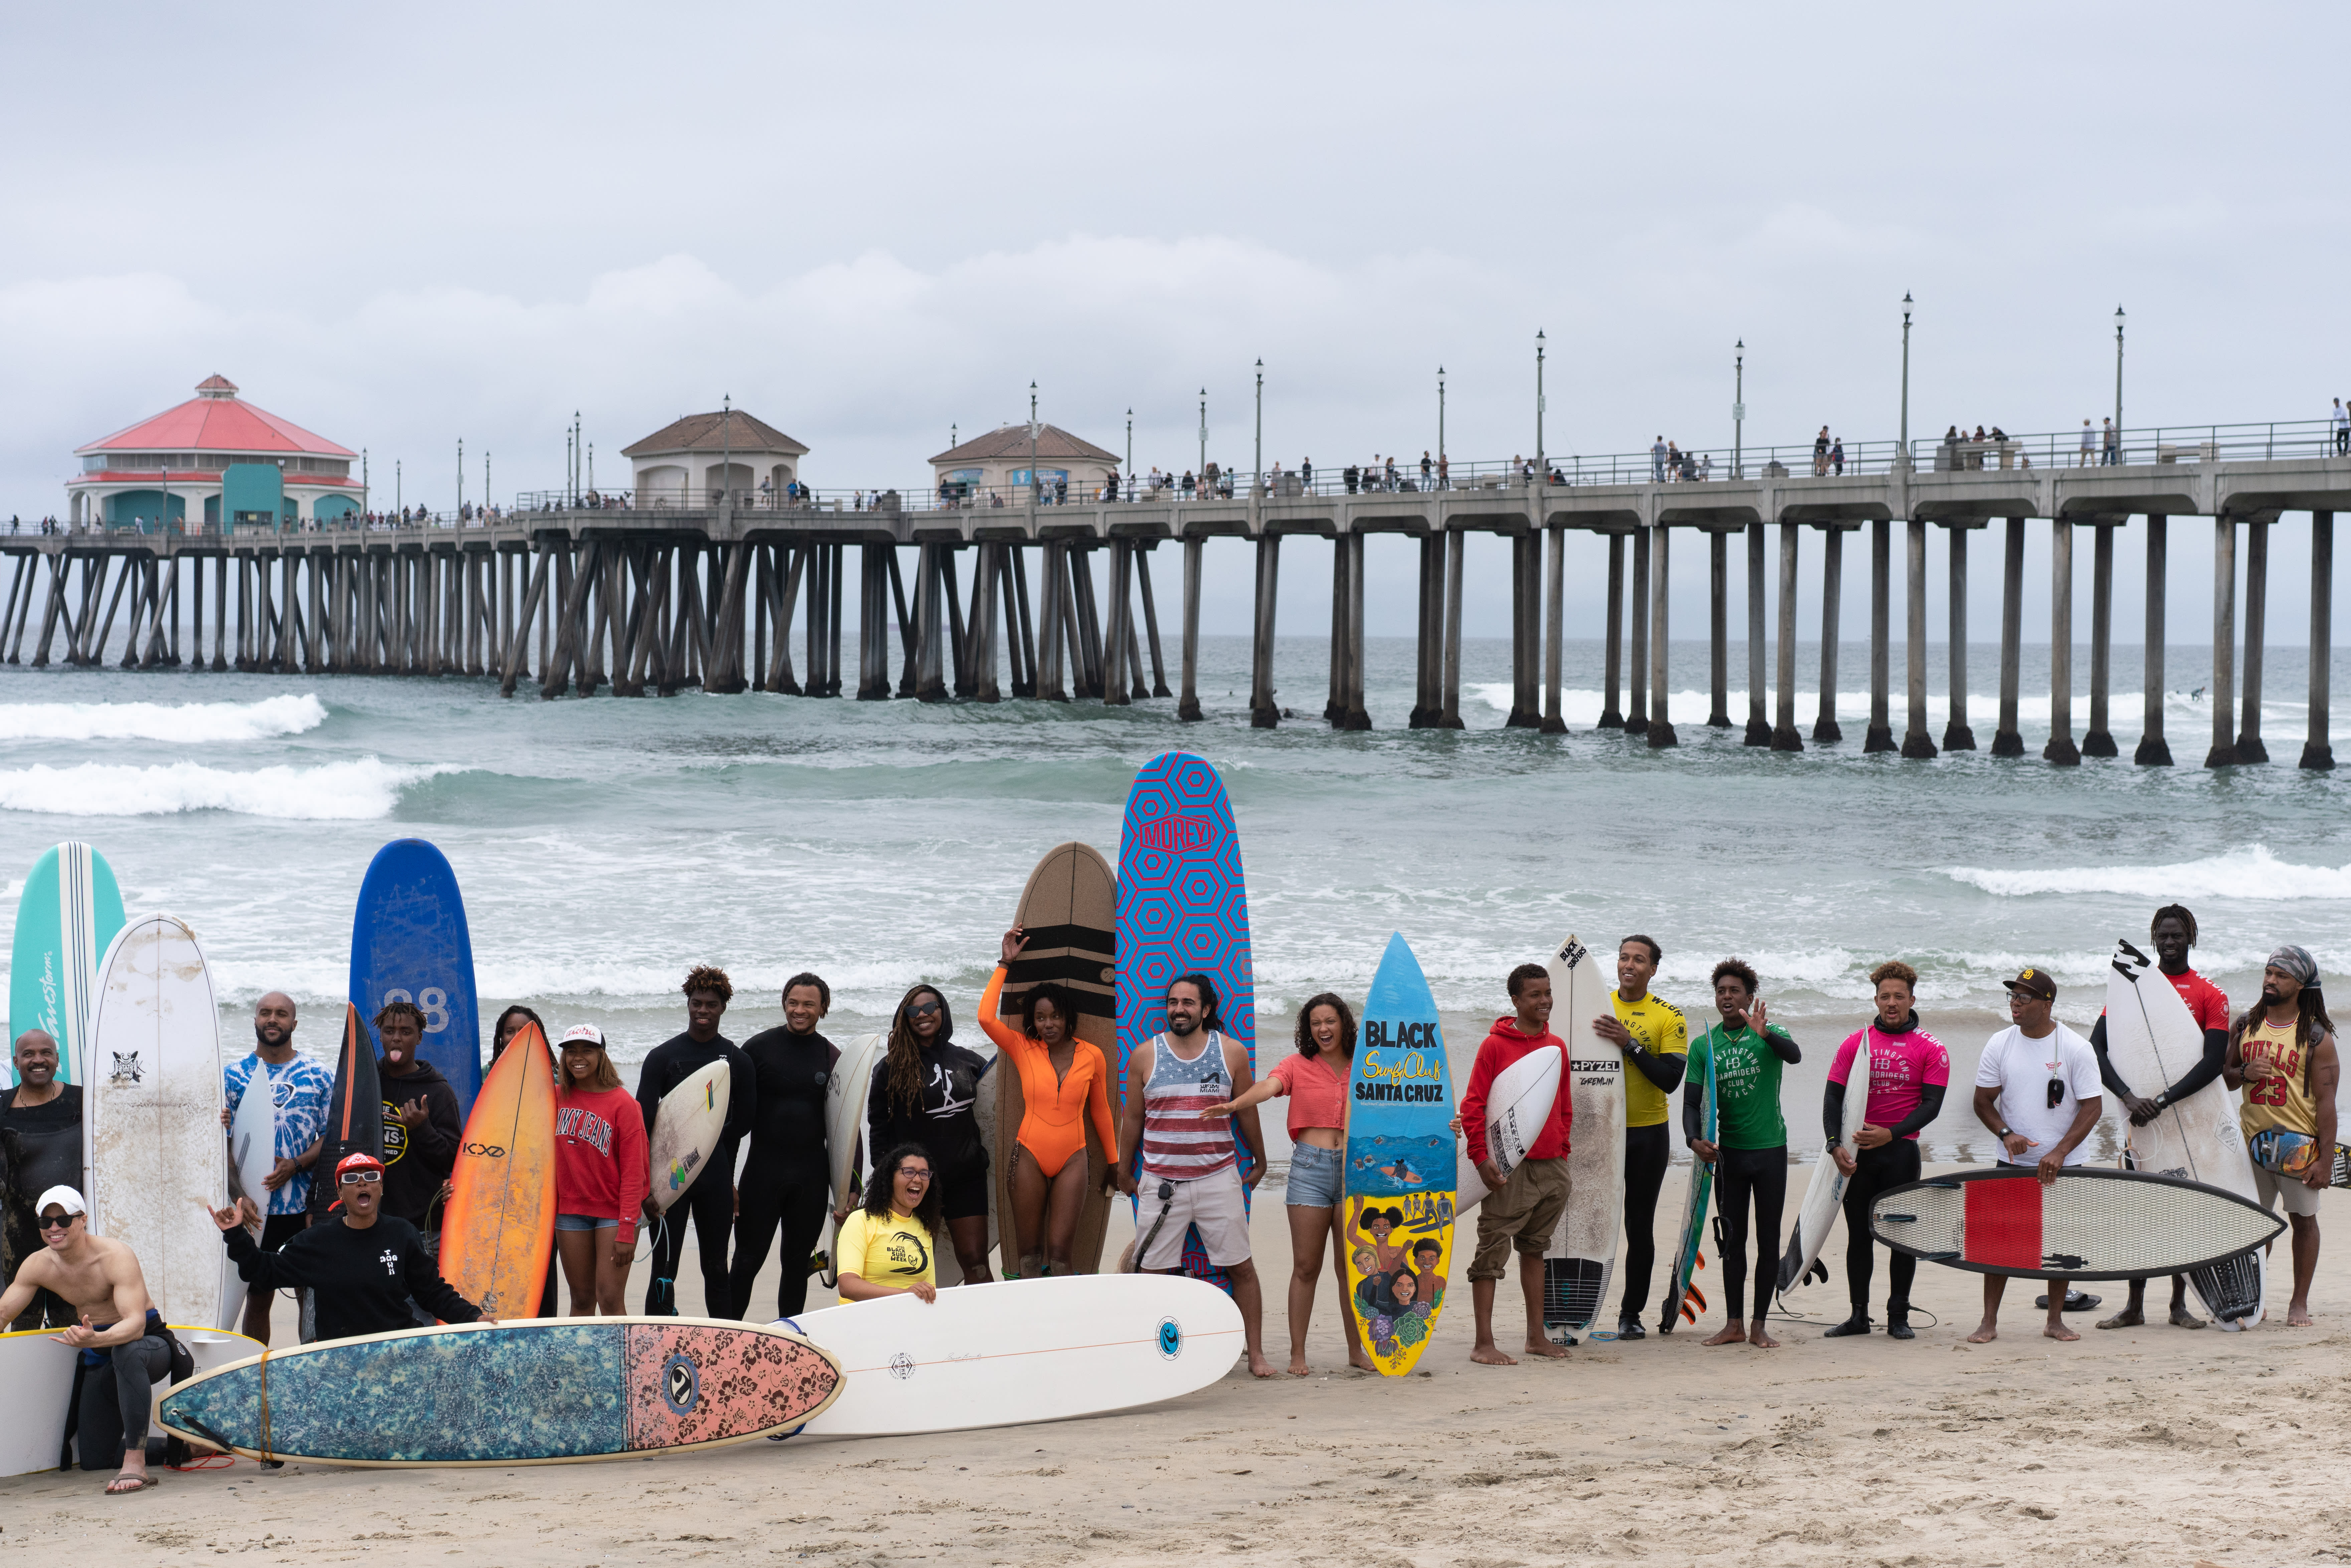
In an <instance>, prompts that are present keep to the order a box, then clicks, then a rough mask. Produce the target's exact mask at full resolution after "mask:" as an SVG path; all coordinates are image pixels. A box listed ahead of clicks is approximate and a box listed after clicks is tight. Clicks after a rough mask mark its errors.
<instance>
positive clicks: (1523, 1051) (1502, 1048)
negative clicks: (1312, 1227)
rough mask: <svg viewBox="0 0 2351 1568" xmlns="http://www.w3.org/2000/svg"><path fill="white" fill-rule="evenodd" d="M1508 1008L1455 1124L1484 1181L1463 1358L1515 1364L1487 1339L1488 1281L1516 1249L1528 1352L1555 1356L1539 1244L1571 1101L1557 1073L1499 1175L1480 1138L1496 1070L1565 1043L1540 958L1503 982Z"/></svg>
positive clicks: (1547, 1235) (1558, 1180) (1556, 1192)
mask: <svg viewBox="0 0 2351 1568" xmlns="http://www.w3.org/2000/svg"><path fill="white" fill-rule="evenodd" d="M1507 983H1508V985H1509V987H1510V1009H1511V1010H1510V1012H1508V1013H1505V1014H1503V1015H1502V1016H1501V1017H1500V1018H1498V1019H1495V1020H1494V1028H1493V1032H1491V1033H1490V1034H1489V1035H1487V1036H1486V1039H1485V1041H1484V1043H1482V1044H1481V1045H1479V1047H1478V1060H1477V1061H1476V1062H1475V1064H1473V1065H1472V1066H1471V1067H1470V1069H1469V1086H1468V1088H1467V1089H1466V1090H1464V1091H1463V1092H1462V1094H1461V1115H1460V1131H1461V1134H1462V1136H1463V1137H1464V1138H1466V1139H1467V1140H1468V1148H1469V1161H1470V1163H1471V1164H1472V1165H1474V1166H1477V1167H1478V1176H1479V1179H1480V1180H1482V1181H1484V1182H1485V1184H1486V1187H1487V1196H1486V1200H1485V1201H1484V1202H1483V1203H1481V1204H1479V1206H1478V1250H1477V1251H1476V1253H1475V1254H1473V1255H1472V1256H1471V1258H1470V1260H1469V1300H1470V1302H1471V1304H1472V1305H1473V1306H1475V1307H1476V1309H1477V1312H1478V1339H1477V1343H1475V1344H1473V1345H1472V1346H1471V1347H1470V1351H1469V1359H1470V1360H1472V1361H1475V1362H1479V1363H1482V1364H1485V1365H1488V1366H1516V1365H1517V1364H1518V1360H1517V1358H1516V1357H1514V1356H1511V1355H1509V1354H1504V1352H1503V1350H1502V1348H1501V1346H1499V1345H1498V1344H1496V1343H1494V1289H1495V1285H1496V1283H1497V1281H1499V1280H1500V1279H1501V1278H1502V1273H1503V1265H1504V1264H1505V1263H1507V1262H1508V1261H1509V1260H1510V1254H1511V1253H1512V1252H1513V1251H1516V1252H1517V1253H1518V1255H1519V1290H1520V1293H1522V1294H1523V1295H1524V1296H1525V1297H1526V1303H1527V1339H1526V1345H1527V1354H1529V1355H1541V1356H1550V1357H1553V1358H1556V1357H1560V1356H1563V1355H1565V1354H1567V1349H1566V1347H1565V1346H1564V1345H1558V1344H1553V1343H1552V1342H1551V1339H1550V1337H1549V1336H1548V1335H1546V1334H1545V1333H1543V1312H1542V1284H1543V1249H1545V1248H1546V1247H1548V1246H1550V1245H1551V1233H1552V1231H1553V1230H1555V1229H1557V1228H1559V1220H1560V1216H1561V1215H1562V1214H1564V1213H1566V1212H1567V1198H1568V1180H1567V1149H1568V1133H1569V1117H1570V1116H1571V1115H1572V1114H1573V1107H1572V1106H1571V1105H1570V1104H1569V1096H1568V1093H1567V1089H1566V1085H1565V1082H1564V1080H1562V1084H1561V1088H1560V1092H1559V1094H1558V1096H1557V1097H1556V1098H1555V1099H1553V1100H1552V1108H1551V1115H1550V1117H1549V1119H1547V1120H1546V1121H1545V1122H1544V1123H1543V1127H1542V1131H1541V1132H1540V1133H1538V1134H1535V1138H1534V1141H1533V1142H1532V1143H1531V1144H1530V1145H1527V1154H1526V1158H1524V1159H1522V1160H1520V1162H1519V1163H1518V1165H1517V1166H1515V1167H1514V1168H1513V1169H1512V1170H1511V1172H1510V1176H1509V1178H1508V1179H1507V1180H1506V1179H1504V1177H1503V1176H1502V1171H1501V1167H1500V1166H1497V1165H1496V1164H1495V1163H1494V1160H1493V1155H1491V1154H1490V1153H1489V1150H1488V1148H1487V1145H1486V1096H1487V1095H1488V1094H1489V1093H1490V1092H1492V1090H1493V1087H1494V1080H1495V1079H1496V1078H1497V1077H1499V1076H1500V1074H1501V1072H1502V1070H1503V1069H1505V1068H1507V1067H1509V1066H1510V1064H1511V1063H1512V1062H1515V1061H1519V1060H1520V1058H1521V1057H1525V1056H1531V1055H1532V1054H1533V1053H1534V1052H1536V1051H1541V1050H1543V1049H1545V1048H1546V1047H1548V1048H1549V1049H1551V1050H1553V1051H1560V1052H1561V1056H1562V1065H1564V1061H1565V1055H1566V1051H1565V1048H1564V1047H1563V1046H1562V1044H1561V1043H1560V1040H1559V1037H1558V1036H1557V1035H1555V1034H1553V1033H1552V1032H1551V1009H1552V994H1551V971H1550V970H1548V969H1546V968H1544V967H1542V966H1541V964H1521V965H1520V966H1519V967H1517V968H1515V969H1513V970H1511V971H1510V979H1509V981H1508V982H1507Z"/></svg>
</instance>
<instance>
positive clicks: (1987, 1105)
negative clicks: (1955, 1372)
mask: <svg viewBox="0 0 2351 1568" xmlns="http://www.w3.org/2000/svg"><path fill="white" fill-rule="evenodd" d="M2007 985H2008V1016H2009V1017H2010V1018H2011V1019H2015V1020H2016V1021H2015V1022H2014V1023H2013V1024H2012V1025H2011V1026H2010V1027H2009V1028H2007V1029H2004V1030H2001V1032H2000V1033H1998V1034H1996V1035H1994V1036H1992V1037H1991V1039H1990V1040H1986V1041H1985V1042H1984V1048H1983V1056H1982V1057H1981V1059H1980V1061H1978V1062H1977V1063H1976V1102H1975V1104H1976V1120H1977V1121H1979V1122H1981V1123H1982V1124H1984V1125H1985V1126H1986V1127H1988V1128H1990V1129H1991V1134H1992V1136H1993V1137H1995V1138H1998V1139H1999V1140H2000V1147H2001V1158H2000V1163H2001V1165H2003V1166H2029V1167H2031V1168H2032V1170H2033V1171H2034V1172H2035V1173H2036V1174H2037V1175H2038V1176H2040V1178H2041V1185H2042V1186H2048V1185H2049V1184H2050V1183H2051V1182H2053V1181H2055V1180H2056V1179H2057V1173H2058V1172H2059V1171H2061V1170H2063V1169H2064V1167H2065V1166H2078V1165H2082V1164H2085V1163H2086V1162H2087V1161H2088V1159H2089V1157H2090V1156H2089V1151H2088V1150H2086V1149H2085V1148H2083V1147H2082V1140H2084V1139H2085V1138H2087V1137H2088V1136H2089V1135H2090V1129H2091V1128H2093V1127H2095V1126H2096V1125H2097V1124H2098V1112H2099V1110H2100V1108H2101V1107H2103V1106H2104V1104H2105V1099H2104V1096H2103V1094H2102V1093H2101V1092H2100V1087H2099V1083H2098V1058H2097V1053H2096V1052H2095V1051H2092V1050H2091V1049H2090V1042H2089V1041H2088V1040H2084V1039H2083V1038H2082V1037H2081V1036H2080V1035H2078V1034H2075V1033H2074V1031H2073V1030H2070V1029H2067V1028H2066V1027H2065V1026H2064V1024H2062V1023H2059V1022H2058V1021H2057V1020H2056V1019H2055V1018H2053V1017H2052V1016H2051V1015H2052V1012H2053V1009H2055V1007H2056V1004H2057V982H2056V981H2054V980H2053V979H2051V978H2050V977H2049V971H2048V970H2046V969H2043V968H2040V967H2028V968H2026V969H2025V970H2024V971H2023V972H2022V973H2021V974H2019V975H2018V976H2017V977H2016V978H2014V979H2012V980H2010V981H2008V982H2007ZM2007 1285H2008V1281H2007V1279H2006V1277H2005V1276H2003V1275H2000V1274H1987V1275H1985V1276H1984V1288H1983V1295H1984V1314H1983V1322H1980V1323H1979V1324H1978V1325H1976V1332H1975V1333H1971V1334H1970V1335H1968V1343H1970V1344H1989V1343H1991V1341H1993V1340H1995V1339H1997V1338H1999V1337H2000V1298H2001V1291H2003V1290H2004V1289H2006V1287H2007ZM2041 1332H2042V1333H2044V1334H2047V1335H2048V1336H2049V1337H2050V1338H2051V1339H2064V1340H2070V1339H2080V1338H2081V1337H2082V1336H2081V1335H2080V1334H2077V1333H2074V1331H2073V1330H2072V1329H2069V1328H2067V1327H2066V1326H2065V1281H2063V1280H2052V1281H2049V1321H2048V1322H2047V1324H2046V1325H2045V1326H2043V1329H2042V1331H2041Z"/></svg>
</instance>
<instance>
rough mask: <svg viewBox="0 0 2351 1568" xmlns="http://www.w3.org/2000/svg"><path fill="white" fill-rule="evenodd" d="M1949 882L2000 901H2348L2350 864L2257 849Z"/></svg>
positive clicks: (1955, 872)
mask: <svg viewBox="0 0 2351 1568" xmlns="http://www.w3.org/2000/svg"><path fill="white" fill-rule="evenodd" d="M1944 874H1945V875H1946V876H1949V878H1950V879H1951V880H1952V881H1954V882H1961V883H1967V884H1968V885H1970V886H1971V887H1980V888H1981V889H1983V890H1984V891H1985V892H1986V893H1990V894H1996V895H1998V896H2000V897H2002V898H2030V897H2033V896H2035V895H2037V894H2050V893H2059V894H2084V893H2112V894H2124V895H2126V896H2129V897H2137V898H2153V899H2158V900H2163V899H2190V898H2247V899H2261V900H2269V901H2275V900H2283V899H2310V898H2351V865H2345V866H2323V865H2321V866H2308V865H2295V864H2293V863H2292V862H2287V861H2282V860H2279V859H2278V858H2277V857H2276V856H2275V855H2273V854H2271V853H2270V852H2269V851H2268V850H2267V849H2266V848H2264V847H2263V846H2262V845H2260V844H2254V845H2252V846H2251V847H2249V848H2245V849H2236V850H2231V851H2230V852H2227V853H2226V854H2219V855H2212V856H2210V857H2208V858H2206V859H2204V860H2196V861H2182V862H2179V864H2177V865H2151V866H2134V865H2112V866H2059V867H2053V868H2051V869H2048V870H2033V869H2026V870H2016V871H2005V870H1986V869H1982V868H1980V867H1975V866H1950V867H1948V868H1946V870H1945V871H1944Z"/></svg>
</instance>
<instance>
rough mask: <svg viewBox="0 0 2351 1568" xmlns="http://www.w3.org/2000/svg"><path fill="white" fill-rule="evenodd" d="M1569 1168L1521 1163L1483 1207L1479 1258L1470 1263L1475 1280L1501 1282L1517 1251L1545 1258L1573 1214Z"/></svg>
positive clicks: (1553, 1162) (1556, 1163)
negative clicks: (1563, 1221) (1561, 1221)
mask: <svg viewBox="0 0 2351 1568" xmlns="http://www.w3.org/2000/svg"><path fill="white" fill-rule="evenodd" d="M1567 1187H1568V1182H1567V1162H1566V1161H1565V1160H1520V1162H1519V1166H1518V1168H1517V1169H1516V1170H1514V1171H1512V1172H1511V1173H1510V1180H1508V1181H1506V1182H1504V1183H1503V1184H1502V1190H1501V1191H1499V1192H1497V1193H1489V1194H1488V1195H1487V1197H1486V1201H1485V1202H1483V1203H1481V1204H1479V1206H1478V1255H1477V1256H1476V1257H1474V1258H1472V1259H1471V1260H1469V1277H1470V1278H1471V1279H1472V1280H1499V1279H1500V1278H1501V1277H1502V1270H1503V1267H1504V1265H1506V1264H1508V1263H1509V1262H1510V1250H1511V1249H1512V1248H1513V1247H1516V1248H1517V1249H1518V1250H1519V1252H1520V1254H1521V1255H1522V1256H1525V1257H1531V1258H1540V1257H1541V1256H1542V1252H1543V1249H1544V1248H1546V1247H1549V1246H1550V1245H1551V1233H1552V1231H1554V1230H1556V1229H1558V1228H1559V1218H1560V1216H1561V1215H1562V1214H1565V1213H1566V1212H1567Z"/></svg>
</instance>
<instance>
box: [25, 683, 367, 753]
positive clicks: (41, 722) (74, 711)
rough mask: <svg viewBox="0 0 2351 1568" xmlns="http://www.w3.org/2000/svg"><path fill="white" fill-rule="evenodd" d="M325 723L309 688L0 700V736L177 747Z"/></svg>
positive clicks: (323, 707) (257, 737)
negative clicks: (227, 696)
mask: <svg viewBox="0 0 2351 1568" xmlns="http://www.w3.org/2000/svg"><path fill="white" fill-rule="evenodd" d="M326 722H327V705H326V704H324V703H322V702H320V701H319V699H318V698H317V697H316V696H314V695H311V694H310V693H308V692H304V693H303V694H302V695H299V696H277V697H264V698H262V699H261V700H260V701H259V702H250V703H6V704H0V740H163V741H170V742H172V743H173V744H175V745H180V746H200V745H204V744H206V743H208V742H217V741H236V740H267V739H270V738H272V737H277V736H282V735H300V734H302V733H303V732H304V731H306V730H312V729H316V728H318V727H319V726H320V725H322V724H324V723H326Z"/></svg>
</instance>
